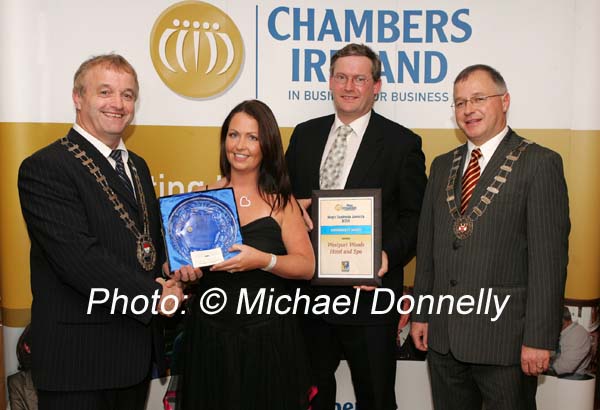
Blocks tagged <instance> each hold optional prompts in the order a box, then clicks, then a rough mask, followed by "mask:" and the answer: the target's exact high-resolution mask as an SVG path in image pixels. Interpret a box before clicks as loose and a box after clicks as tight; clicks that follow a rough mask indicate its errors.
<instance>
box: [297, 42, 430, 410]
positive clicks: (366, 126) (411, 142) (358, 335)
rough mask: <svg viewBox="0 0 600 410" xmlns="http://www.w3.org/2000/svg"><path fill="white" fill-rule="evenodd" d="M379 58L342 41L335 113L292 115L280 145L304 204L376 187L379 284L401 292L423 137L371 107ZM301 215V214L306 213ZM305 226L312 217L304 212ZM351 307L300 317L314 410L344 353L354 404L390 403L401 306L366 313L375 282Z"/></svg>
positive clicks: (326, 396) (377, 409)
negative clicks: (317, 196) (295, 119)
mask: <svg viewBox="0 0 600 410" xmlns="http://www.w3.org/2000/svg"><path fill="white" fill-rule="evenodd" d="M380 77H381V61H380V60H379V57H378V56H377V55H376V54H375V53H374V52H373V50H371V49H370V48H369V47H367V46H364V45H359V44H349V45H347V46H346V47H344V48H342V49H341V50H339V51H338V52H337V53H335V54H334V55H333V57H332V58H331V64H330V78H329V88H330V90H331V92H332V94H333V103H334V107H335V114H331V115H328V116H325V117H321V118H315V119H312V120H309V121H307V122H304V123H302V124H299V125H298V126H297V127H296V128H295V129H294V132H293V134H292V137H291V141H290V145H289V147H288V150H287V153H286V159H287V163H288V169H289V174H290V179H291V183H292V188H293V192H294V195H295V196H296V198H298V199H299V201H300V203H301V204H302V206H303V207H304V209H308V208H309V207H310V198H311V194H312V191H313V190H315V189H357V188H381V190H382V225H383V232H382V234H383V235H382V249H383V251H382V255H381V258H382V264H381V266H382V267H381V269H380V271H379V272H378V275H379V276H380V277H382V281H383V287H386V288H390V289H391V290H393V292H394V293H395V294H396V295H397V297H400V296H401V295H402V285H403V267H404V265H405V264H406V263H407V262H408V261H409V260H410V259H411V258H412V257H413V256H414V251H415V247H416V233H417V225H418V218H419V211H420V209H421V201H422V199H423V193H424V190H425V184H426V176H425V164H424V162H425V157H424V154H423V152H422V150H421V138H420V137H419V136H417V135H416V134H414V133H413V132H412V131H410V130H408V129H407V128H404V127H402V126H401V125H399V124H397V123H395V122H393V121H391V120H388V119H386V118H384V117H382V116H381V115H379V114H377V113H375V112H374V111H373V110H372V109H373V104H374V102H375V96H376V95H377V93H378V92H379V90H380V89H381V78H380ZM305 214H306V213H305ZM306 222H307V225H308V226H309V229H312V222H311V221H310V218H309V217H308V216H307V217H306ZM361 289H362V292H361V295H360V303H359V306H358V309H357V313H356V314H352V313H349V314H347V315H335V314H333V313H331V312H330V314H328V315H322V316H308V317H303V325H304V326H303V327H304V331H305V336H306V341H307V346H308V350H309V353H310V356H311V365H312V368H313V373H314V377H315V383H316V384H317V387H318V389H319V392H318V394H317V396H316V397H315V399H314V402H313V404H312V408H313V409H314V410H321V409H326V410H331V409H333V408H335V396H336V380H335V371H336V369H337V367H338V365H339V362H340V357H341V355H343V356H344V358H345V359H346V360H347V361H348V364H349V367H350V369H351V373H352V382H353V385H354V391H355V394H356V400H357V404H358V408H361V409H369V410H388V409H396V399H395V393H394V384H395V377H396V358H395V349H396V346H395V340H396V329H397V325H398V319H399V317H398V316H399V315H398V313H397V312H396V311H395V310H394V309H392V310H391V311H390V313H389V314H387V315H371V314H370V312H371V305H372V301H373V290H374V288H373V287H367V286H363V287H361ZM307 291H308V293H309V294H310V295H311V296H312V299H313V300H314V298H315V297H317V296H318V295H328V296H329V297H330V299H331V300H333V298H335V297H337V296H339V295H347V296H348V297H350V298H351V300H353V297H354V294H355V289H353V288H352V286H346V287H332V286H328V287H323V286H313V287H311V288H310V289H308V290H307Z"/></svg>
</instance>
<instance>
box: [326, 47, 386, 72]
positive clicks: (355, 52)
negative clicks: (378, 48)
mask: <svg viewBox="0 0 600 410" xmlns="http://www.w3.org/2000/svg"><path fill="white" fill-rule="evenodd" d="M350 56H358V57H367V58H368V59H369V60H371V75H372V76H373V81H374V82H377V81H379V79H380V78H381V60H380V59H379V56H378V55H377V53H375V52H374V51H373V50H372V49H371V48H370V47H368V46H365V45H364V44H357V43H350V44H348V45H347V46H345V47H344V48H342V49H340V50H338V51H337V52H336V53H335V54H334V55H333V56H331V64H330V65H329V75H330V76H333V70H334V68H335V62H336V61H337V60H338V59H340V58H342V57H350Z"/></svg>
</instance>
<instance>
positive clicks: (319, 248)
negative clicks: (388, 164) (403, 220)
mask: <svg viewBox="0 0 600 410" xmlns="http://www.w3.org/2000/svg"><path fill="white" fill-rule="evenodd" d="M311 207H312V219H313V223H314V228H313V230H312V232H311V240H312V244H313V248H314V250H315V258H316V271H315V276H314V277H313V279H312V283H313V284H315V285H372V286H379V285H381V278H379V277H378V276H377V272H378V271H379V268H380V267H381V190H380V189H344V190H317V191H313V196H312V206H311Z"/></svg>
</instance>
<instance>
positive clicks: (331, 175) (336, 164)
mask: <svg viewBox="0 0 600 410" xmlns="http://www.w3.org/2000/svg"><path fill="white" fill-rule="evenodd" d="M351 132H352V127H350V126H349V125H342V126H340V127H339V128H338V129H337V135H336V137H335V140H334V141H333V145H332V147H331V149H330V150H329V153H328V154H327V158H325V162H324V163H323V167H322V168H321V171H320V179H319V185H320V188H321V189H335V188H336V187H337V186H338V180H339V179H340V174H341V173H342V169H343V168H344V162H345V161H346V147H347V146H348V135H350V133H351Z"/></svg>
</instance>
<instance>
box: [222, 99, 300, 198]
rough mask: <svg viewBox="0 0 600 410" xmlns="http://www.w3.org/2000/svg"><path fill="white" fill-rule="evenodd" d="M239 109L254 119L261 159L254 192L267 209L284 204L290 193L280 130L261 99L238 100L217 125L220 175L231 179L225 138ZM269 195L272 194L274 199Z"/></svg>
mask: <svg viewBox="0 0 600 410" xmlns="http://www.w3.org/2000/svg"><path fill="white" fill-rule="evenodd" d="M240 112H243V113H245V114H247V115H249V116H250V117H252V118H254V119H255V120H256V122H257V123H258V140H259V144H260V150H261V152H262V161H261V163H260V170H259V175H258V192H259V193H260V196H261V197H262V198H263V199H264V200H265V202H267V203H268V204H270V205H271V209H273V210H278V209H283V208H285V207H286V206H287V204H288V202H289V201H290V197H291V195H292V186H291V184H290V177H289V176H288V172H287V166H286V163H285V157H284V155H283V144H282V143H281V133H280V132H279V126H278V125H277V120H276V119H275V116H274V115H273V111H271V109H270V108H269V107H268V106H267V105H266V104H265V103H263V102H262V101H259V100H246V101H242V102H241V103H239V104H238V105H237V106H236V107H235V108H234V109H233V110H231V112H230V113H229V115H228V116H227V118H225V121H224V122H223V126H222V127H221V153H220V158H219V163H220V166H221V175H223V176H225V177H226V178H227V179H228V180H231V164H230V163H229V160H228V159H227V152H226V149H225V141H226V139H227V131H228V130H229V124H230V123H231V119H232V118H233V116H234V115H235V114H237V113H240ZM270 195H273V196H274V200H272V199H271V197H270Z"/></svg>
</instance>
